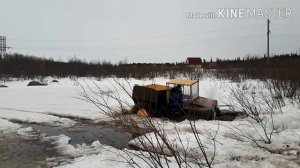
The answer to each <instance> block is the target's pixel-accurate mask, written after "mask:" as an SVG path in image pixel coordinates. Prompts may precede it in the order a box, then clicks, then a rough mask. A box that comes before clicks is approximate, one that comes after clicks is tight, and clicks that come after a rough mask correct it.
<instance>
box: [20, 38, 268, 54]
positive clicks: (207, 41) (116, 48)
mask: <svg viewBox="0 0 300 168" xmlns="http://www.w3.org/2000/svg"><path fill="white" fill-rule="evenodd" d="M258 37H263V34H254V35H245V36H235V37H229V38H228V37H226V38H217V39H206V40H204V41H195V42H187V43H181V44H173V45H152V46H135V47H125V48H122V47H101V46H98V47H95V48H26V47H25V48H24V47H14V49H22V50H56V51H64V50H65V51H72V50H77V51H78V50H82V51H86V50H99V49H112V50H134V49H152V48H169V47H188V46H197V45H202V44H209V43H212V42H222V41H239V40H246V39H250V38H258Z"/></svg>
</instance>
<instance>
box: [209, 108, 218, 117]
mask: <svg viewBox="0 0 300 168" xmlns="http://www.w3.org/2000/svg"><path fill="white" fill-rule="evenodd" d="M216 117H217V111H216V108H213V109H212V110H211V111H210V114H209V120H215V119H216Z"/></svg>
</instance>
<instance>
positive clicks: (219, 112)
mask: <svg viewBox="0 0 300 168" xmlns="http://www.w3.org/2000/svg"><path fill="white" fill-rule="evenodd" d="M216 112H217V117H221V116H222V112H221V110H220V109H219V107H216Z"/></svg>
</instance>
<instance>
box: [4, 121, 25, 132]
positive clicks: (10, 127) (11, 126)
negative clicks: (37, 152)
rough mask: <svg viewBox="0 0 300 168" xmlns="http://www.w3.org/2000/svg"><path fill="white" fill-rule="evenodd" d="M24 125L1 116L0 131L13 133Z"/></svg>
mask: <svg viewBox="0 0 300 168" xmlns="http://www.w3.org/2000/svg"><path fill="white" fill-rule="evenodd" d="M21 127H22V126H21V125H19V124H15V123H12V122H9V121H7V120H5V119H2V118H0V132H2V133H4V134H5V133H13V132H16V131H17V130H18V129H20V128H21Z"/></svg>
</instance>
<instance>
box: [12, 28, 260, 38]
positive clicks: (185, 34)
mask: <svg viewBox="0 0 300 168" xmlns="http://www.w3.org/2000/svg"><path fill="white" fill-rule="evenodd" d="M261 26H262V25H250V26H240V27H234V28H226V29H217V30H210V31H202V32H196V33H182V34H174V35H167V36H160V37H137V38H123V39H122V38H119V39H117V38H115V39H114V38H113V39H66V40H63V39H20V38H9V39H8V40H10V41H33V42H35V41H37V42H74V41H79V42H97V41H115V40H141V39H162V38H176V37H182V36H194V35H199V34H206V33H215V32H223V31H232V30H239V29H245V28H253V27H261Z"/></svg>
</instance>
